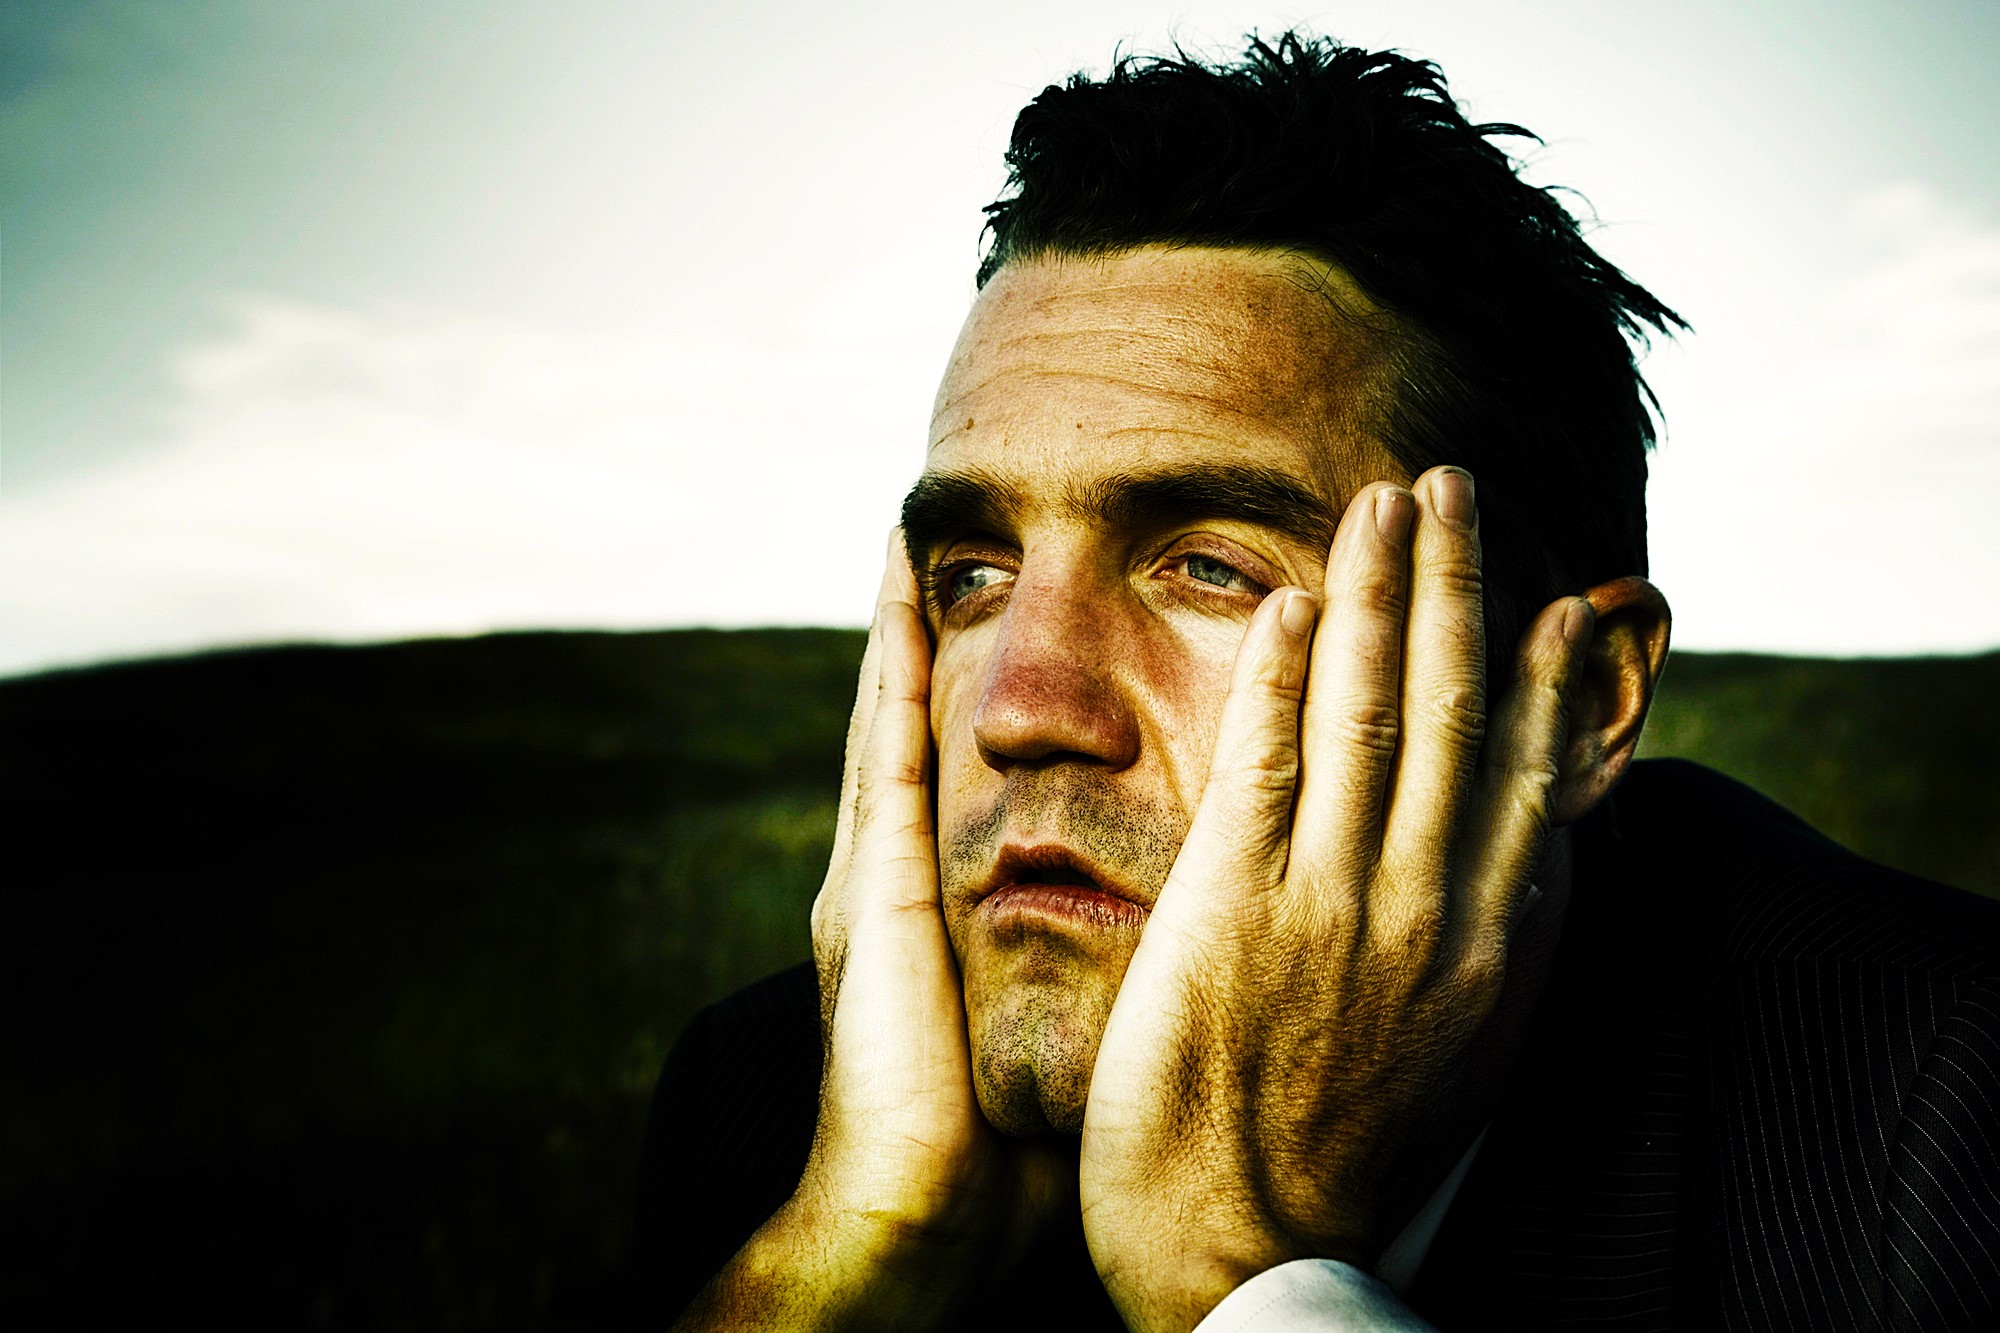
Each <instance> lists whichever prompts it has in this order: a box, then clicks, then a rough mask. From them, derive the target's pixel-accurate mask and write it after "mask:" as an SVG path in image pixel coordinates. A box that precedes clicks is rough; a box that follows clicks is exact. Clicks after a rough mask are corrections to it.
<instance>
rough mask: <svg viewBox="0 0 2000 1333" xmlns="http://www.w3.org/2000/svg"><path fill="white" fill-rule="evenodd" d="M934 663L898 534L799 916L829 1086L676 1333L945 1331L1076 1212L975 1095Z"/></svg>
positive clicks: (824, 1083)
mask: <svg viewBox="0 0 2000 1333" xmlns="http://www.w3.org/2000/svg"><path fill="white" fill-rule="evenodd" d="M930 665H931V664H930V638H929V634H928V633H927V631H926V630H925V627H924V621H923V616H922V612H921V610H920V609H919V602H918V594H917V588H916V580H915V577H914V575H913V574H912V573H911V570H910V566H909V561H908V558H907V556H906V555H905V553H904V548H903V541H902V531H901V529H897V530H895V531H894V532H892V533H891V535H890V541H889V552H888V562H887V568H886V570H885V571H884V573H883V578H882V588H881V592H880V593H879V595H878V596H877V598H876V602H875V620H874V624H873V626H872V627H871V628H870V630H869V634H868V648H867V652H866V654H865V655H864V656H863V658H862V663H861V680H860V684H859V687H858V689H857V690H856V693H855V701H854V712H853V715H852V716H851V718H850V719H849V723H848V729H847V759H846V771H845V775H844V777H843V780H842V783H841V798H840V819H839V823H838V825H837V826H836V829H835V833H834V844H833V856H832V859H831V862H830V863H829V865H828V868H827V875H826V881H825V883H824V884H823V885H822V887H821V889H820V893H819V897H818V899H817V900H816V901H815V902H814V904H813V914H812V927H813V955H814V961H815V963H816V965H817V967H818V970H819V985H820V1018H821V1033H822V1036H823V1038H824V1041H825V1070H824V1073H823V1074H822V1076H821V1080H820V1104H819V1121H818V1127H817V1130H816V1132H815V1137H814V1139H813V1146H812V1154H811V1156H810V1158H809V1159H808V1160H807V1163H806V1169H805V1174H804V1176H803V1178H802V1179H801V1180H800V1182H799V1186H798V1189H797V1190H796V1191H795V1192H794V1193H793V1195H792V1197H791V1198H790V1199H789V1200H788V1201H787V1202H786V1203H785V1205H784V1206H783V1207H781V1208H780V1209H779V1210H778V1212H777V1213H775V1214H773V1215H772V1217H771V1219H770V1220H769V1221H768V1222H766V1223H765V1224H764V1226H763V1227H762V1228H760V1229H759V1230H758V1232H757V1233H756V1235H754V1236H752V1237H751V1238H750V1241H749V1242H748V1243H747V1244H746V1245H745V1246H744V1247H743V1249H742V1250H741V1251H739V1252H738V1253H737V1255H736V1257H735V1258H734V1259H733V1260H732V1261H731V1262H730V1264H729V1266H728V1267H727V1268H725V1269H724V1270H723V1271H722V1272H721V1273H720V1274H718V1275H717V1276H716V1278H715V1280H714V1281H713V1282H711V1283H710V1284H709V1286H708V1287H707V1288H706V1289H704V1290H703V1292H702V1294H701V1295H700V1296H699V1297H698V1298H697V1299H696V1301H695V1304H694V1306H693V1308H691V1309H690V1310H689V1312H688V1314H687V1316H686V1317H685V1318H684V1319H683V1320H682V1321H681V1323H680V1324H679V1325H677V1326H676V1327H677V1328H681V1329H700V1328H723V1327H727V1328H738V1329H740V1328H761V1327H773V1328H775V1327H784V1328H827V1329H832V1328H858V1327H887V1326H893V1327H897V1328H912V1327H923V1326H925V1325H932V1324H942V1323H943V1322H945V1321H946V1320H947V1319H948V1317H949V1314H950V1306H951V1303H952V1301H953V1299H954V1298H955V1297H957V1296H959V1295H961V1294H962V1293H964V1292H966V1291H967V1290H969V1289H971V1288H974V1287H976V1286H977V1285H978V1283H977V1281H976V1279H977V1277H978V1276H979V1274H980V1273H981V1272H982V1271H991V1270H992V1269H993V1268H994V1267H995V1266H996V1260H998V1261H1002V1262H1004V1259H1005V1257H1006V1256H1007V1255H1009V1254H1010V1253H1014V1252H1018V1250H1019V1249H1021V1248H1023V1247H1025V1246H1026V1244H1027V1243H1028V1242H1029V1241H1030V1240H1032V1238H1033V1236H1034V1235H1035V1233H1036V1232H1037V1231H1038V1230H1039V1229H1040V1227H1041V1226H1042V1225H1043V1224H1044V1223H1045V1222H1047V1221H1048V1220H1049V1219H1051V1218H1053V1217H1055V1216H1056V1215H1058V1214H1059V1213H1061V1212H1062V1211H1063V1210H1064V1209H1065V1208H1067V1210H1068V1211H1070V1212H1074V1211H1075V1208H1076V1162H1075V1157H1074V1154H1073V1153H1068V1154H1066V1153H1064V1152H1063V1150H1062V1149H1061V1148H1059V1147H1056V1146H1054V1145H1042V1144H1028V1143H1018V1142H1014V1141H1011V1140H1007V1139H1004V1138H1002V1137H1001V1135H1000V1134H998V1133H997V1132H996V1131H995V1130H994V1129H993V1127H992V1126H991V1125H990V1124H989V1123H987V1121H986V1118H985V1116H984V1115H983V1113H982V1112H981V1111H980V1109H979V1102H978V1099H977V1096H976V1095H975V1093H974V1091H973V1083H972V1061H971V1052H970V1049H969V1047H968V1045H967V1040H966V1023H965V1008H964V998H963V989H962V984H961V982H960V979H959V974H958V968H957V965H956V963H955V961H954V960H953V957H952V953H951V944H950V939H949V937H948V936H947V935H946V933H945V924H944V913H943V909H942V905H941V902H940V899H939V892H938V859H937V834H936V829H935V827H934V820H935V815H934V811H935V808H936V806H935V802H934V800H933V797H932V790H931V788H932V770H933V765H932V745H931V732H930Z"/></svg>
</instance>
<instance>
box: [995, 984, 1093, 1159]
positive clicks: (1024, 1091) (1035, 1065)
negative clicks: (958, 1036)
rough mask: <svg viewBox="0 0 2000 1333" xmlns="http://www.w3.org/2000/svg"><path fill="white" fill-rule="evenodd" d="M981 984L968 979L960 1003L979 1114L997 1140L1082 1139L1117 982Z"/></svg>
mask: <svg viewBox="0 0 2000 1333" xmlns="http://www.w3.org/2000/svg"><path fill="white" fill-rule="evenodd" d="M981 980H982V979H981V978H980V976H979V974H978V972H977V971H969V972H968V975H967V980H966V995H965V1008H966V1014H967V1026H968V1028H969V1032H968V1035H969V1037H970V1039H971V1045H972V1073H973V1083H974V1087H975V1091H976V1092H977V1093H978V1095H979V1109H980V1110H981V1111H983V1112H985V1113H986V1118H987V1119H988V1120H989V1121H991V1122H992V1124H993V1127H994V1128H995V1129H997V1130H999V1131H1000V1132H1001V1133H1002V1134H1009V1135H1013V1136H1016V1137H1020V1138H1033V1137H1039V1136H1045V1135H1049V1134H1071V1135H1073V1134H1081V1133H1082V1132H1083V1108H1084V1103H1085V1101H1086V1100H1087V1099H1088V1097H1089V1094H1090V1071H1091V1068H1092V1067H1093V1066H1094V1065H1095V1064H1096V1063H1097V1045H1098V1042H1099V1040H1100V1039H1101V1038H1102V1037H1103V1036H1104V1022H1105V1019H1106V1018H1108V1017H1109V1016H1110V1013H1111V1001H1112V1000H1113V999H1115V998H1116V996H1117V980H1116V979H1115V978H1110V979H1107V978H1105V977H1103V976H1102V975H1101V974H1095V973H1085V974H1083V975H1075V974H1071V975H1067V976H1063V977H1054V976H1046V975H1045V976H1028V977H1023V976H1019V975H1016V976H1013V977H1011V978H1008V979H1007V980H1006V983H1005V984H1001V985H997V986H987V985H982V984H979V983H980V981H981ZM995 980H999V979H997V978H996V979H995Z"/></svg>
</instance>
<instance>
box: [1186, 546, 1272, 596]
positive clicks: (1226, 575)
mask: <svg viewBox="0 0 2000 1333" xmlns="http://www.w3.org/2000/svg"><path fill="white" fill-rule="evenodd" d="M1187 572H1188V577H1189V578H1191V579H1194V580H1195V581H1196V582H1199V583H1212V584H1214V585H1215V586H1216V587H1218V588H1227V587H1230V586H1232V581H1233V583H1234V584H1240V585H1242V587H1243V590H1244V591H1245V592H1255V591H1256V590H1257V588H1258V586H1259V585H1258V584H1257V583H1255V582H1254V581H1253V580H1251V579H1250V578H1249V577H1247V576H1246V575H1244V574H1242V573H1240V572H1238V571H1237V570H1236V569H1235V568H1234V567H1233V566H1230V565H1225V564H1223V563H1222V562H1221V561H1220V560H1217V559H1216V558H1215V557H1214V556H1212V555H1190V556H1189V557H1188V558H1187Z"/></svg>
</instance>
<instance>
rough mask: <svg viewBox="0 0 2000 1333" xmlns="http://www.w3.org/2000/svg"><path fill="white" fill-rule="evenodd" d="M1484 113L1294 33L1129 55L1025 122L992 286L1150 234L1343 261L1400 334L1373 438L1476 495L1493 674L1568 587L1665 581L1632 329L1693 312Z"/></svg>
mask: <svg viewBox="0 0 2000 1333" xmlns="http://www.w3.org/2000/svg"><path fill="white" fill-rule="evenodd" d="M1497 137H1522V138H1526V139H1531V140H1533V141H1534V142H1536V143H1540V142H1541V140H1540V139H1539V138H1537V137H1536V136H1535V135H1533V134H1531V133H1529V132H1528V131H1527V130H1525V129H1522V128H1521V127H1520V126H1518V125H1511V124H1484V125H1475V124H1472V123H1470V122H1468V121H1467V120H1466V118H1465V116H1464V115H1463V114H1462V113H1461V112H1460V110H1459V108H1458V106H1457V104H1456V103H1455V102H1453V100H1452V98H1451V95H1450V93H1449V92H1448V90H1447V89H1446V86H1445V80H1444V75H1443V72H1442V71H1441V70H1439V68H1438V67H1437V66H1436V65H1435V64H1433V63H1431V62H1429V61H1425V60H1415V59H1411V58H1409V57H1406V56H1403V55H1400V54H1397V53H1396V52H1393V51H1364V50H1360V49H1358V48H1354V47H1349V46H1345V45H1342V44H1341V43H1339V42H1337V41H1333V40H1331V39H1326V38H1315V37H1310V36H1304V35H1301V34H1299V33H1296V32H1288V33H1286V34H1285V35H1283V36H1282V37H1279V38H1278V39H1277V40H1276V41H1275V42H1266V41H1264V40H1262V39H1260V38H1258V37H1256V36H1255V35H1252V36H1251V37H1250V38H1249V46H1248V49H1247V50H1246V51H1245V53H1244V56H1243V59H1242V60H1241V61H1240V62H1238V63H1234V64H1204V63H1202V62H1201V61H1199V60H1197V59H1192V58H1190V57H1189V56H1188V55H1187V54H1186V53H1185V52H1177V54H1176V55H1175V56H1172V57H1164V56H1162V57H1136V56H1124V57H1121V58H1118V59H1116V60H1115V61H1114V63H1113V65H1112V68H1111V72H1110V73H1109V74H1108V75H1107V76H1106V77H1104V78H1103V79H1101V80H1093V79H1091V78H1089V77H1088V76H1086V75H1084V74H1077V75H1074V76H1072V77H1071V78H1070V80H1069V81H1068V82H1067V83H1064V84H1056V85H1051V86H1050V87H1048V88H1047V89H1045V90H1043V92H1042V93H1041V95H1040V96H1038V97H1036V98H1035V100H1034V101H1033V102H1032V103H1030V104H1029V105H1028V106H1027V107H1026V108H1025V109H1024V110H1023V111H1022V112H1021V114H1020V117H1019V118H1018V119H1017V120H1016V121H1015V122H1014V134H1013V140H1012V142H1011V143H1010V144H1009V146H1008V149H1007V168H1008V179H1007V186H1006V189H1005V190H1003V192H1002V195H1001V198H1000V199H999V200H998V201H996V202H995V203H992V204H989V205H988V206H987V208H986V213H987V224H986V239H987V247H986V250H985V253H984V256H983V258H982V261H981V264H980V268H979V284H980V286H982V287H983V286H985V284H986V282H987V281H988V280H989V279H990V278H991V277H992V276H993V275H994V274H995V273H996V272H998V271H999V270H1000V269H1001V267H1003V266H1004V265H1006V264H1008V263H1010V262H1014V261H1016V260H1027V259H1033V258H1037V257H1041V256H1046V255H1050V254H1071V255H1078V256H1091V255H1104V254H1115V253H1119V252H1122V251H1126V250H1130V249H1133V248H1136V247H1138V246H1142V245H1152V244H1166V245H1173V246H1223V247H1238V248H1244V247H1248V248H1258V249H1264V248H1276V249H1282V250H1290V251H1294V252H1299V253H1303V254H1306V255H1310V256H1312V257H1314V258H1317V259H1319V260H1322V261H1325V262H1330V263H1332V264H1334V265H1337V266H1338V267H1339V268H1340V269H1342V270H1344V271H1345V272H1346V273H1347V274H1348V275H1349V276H1350V277H1352V278H1353V279H1354V280H1355V281H1356V282H1357V283H1358V284H1359V285H1360V287H1361V288H1362V289H1363V290H1364V291H1365V292H1366V293H1367V295H1368V296H1369V297H1370V299H1371V300H1372V301H1373V302H1374V303H1376V304H1377V305H1378V306H1379V307H1381V308H1382V309H1383V310H1384V311H1386V312H1387V314H1388V315H1389V316H1390V317H1391V319H1392V320H1393V324H1394V327H1393V328H1391V329H1387V330H1378V332H1380V333H1382V334H1384V335H1385V337H1386V341H1387V344H1388V345H1387V348H1386V351H1387V361H1388V366H1389V384H1390V386H1391V391H1390V392H1389V393H1387V394H1385V395H1383V396H1382V397H1383V401H1382V402H1380V403H1379V404H1377V405H1376V408H1375V419H1374V422H1373V425H1374V427H1375V430H1376V433H1377V434H1378V436H1379V440H1380V443H1381V444H1382V445H1383V446H1384V448H1385V449H1387V451H1388V452H1389V454H1390V455H1391V456H1392V457H1394V458H1395V459H1396V460H1397V462H1398V463H1400V464H1401V465H1402V466H1404V467H1406V468H1408V469H1409V470H1410V473H1411V474H1412V475H1415V474H1417V473H1419V472H1422V471H1423V470H1424V469H1426V468H1428V467H1431V466H1434V465H1436V464H1439V463H1454V464H1458V465H1460V466H1462V467H1464V468H1466V469H1467V470H1468V471H1470V472H1472V473H1473V474H1474V476H1475V477H1476V478H1477V480H1478V482H1479V508H1480V530H1481V541H1482V545H1483V548H1484V551H1485V563H1486V569H1487V583H1488V588H1489V596H1488V603H1487V605H1488V612H1487V617H1488V625H1489V636H1488V644H1489V649H1490V653H1489V661H1490V662H1491V663H1493V664H1494V665H1499V664H1503V663H1505V662H1506V661H1507V660H1508V656H1509V655H1510V654H1511V651H1512V648H1513V645H1514V643H1515V642H1516V641H1517V640H1518V638H1519V637H1520V634H1521V632H1522V630H1523V629H1525V628H1526V623H1527V619H1528V618H1529V617H1530V616H1531V615H1532V614H1533V612H1534V611H1536V610H1538V609H1539V608H1540V607H1541V606H1542V605H1544V604H1545V603H1547V602H1548V601H1550V600H1552V599H1553V598H1555V597H1557V596H1560V595H1562V594H1564V593H1570V592H1580V591H1582V590H1583V589H1585V588H1587V587H1590V586H1591V585H1592V584H1595V583H1599V582H1603V581H1605V580H1607V579H1611V578H1616V577H1619V576H1621V575H1625V574H1644V573H1645V572H1646V454H1647V451H1648V450H1649V449H1650V448H1651V447H1652V445H1653V442H1654V421H1653V418H1654V414H1655V413H1657V412H1658V410H1659V405H1658V402H1657V400H1656V399H1655V398H1654V396H1653V394H1652V390H1651V389H1650V388H1649V387H1648V385H1647V384H1646V381H1645V379H1644V377H1643V376H1642V375H1640V373H1639V368H1638V363H1637V360H1636V358H1635V356H1634V353H1633V347H1632V344H1631V342H1630V341H1628V338H1629V339H1636V340H1638V341H1639V342H1640V343H1641V344H1642V345H1643V344H1644V342H1645V339H1646V336H1647V330H1648V329H1649V328H1650V329H1654V330H1659V331H1661V332H1667V333H1671V332H1672V330H1674V329H1677V328H1679V329H1685V328H1687V324H1686V322H1685V321H1684V320H1682V319H1681V317H1680V316H1679V315H1677V314H1675V313H1674V312H1673V311H1672V310H1670V309H1668V308H1667V307H1666V306H1665V305H1663V304H1661V303H1660V301H1658V300H1657V299H1655V298H1654V297H1653V295H1652V294H1651V293H1650V292H1648V291H1646V290H1645V289H1644V288H1643V287H1640V286H1639V285H1638V284H1637V283H1635V282H1633V281H1632V280H1631V279H1630V278H1628V277H1626V276H1625V275H1624V274H1623V273H1621V272H1620V271H1619V270H1618V269H1617V268H1616V267H1614V266H1613V265H1611V264H1610V263H1607V262H1606V261H1605V260H1604V258H1603V257H1602V256H1600V255H1599V254H1598V253H1597V252H1596V251H1594V250H1592V249H1591V247H1590V246H1589V245H1588V244H1587V243H1586V242H1585V241H1584V238H1583V234H1582V230H1581V228H1580V227H1579V225H1578V223H1577V221H1576V219H1575V218H1574V217H1572V216H1571V215H1570V213H1569V211H1568V210H1567V209H1566V208H1564V207H1563V205H1562V202H1561V201H1560V200H1559V199H1558V198H1557V197H1556V194H1555V192H1553V191H1552V190H1549V189H1543V188H1539V187H1536V186H1533V185H1530V184H1529V183H1527V182H1526V181H1524V180H1522V179H1521V178H1520V176H1519V175H1518V174H1517V173H1516V168H1515V164H1514V163H1513V161H1512V160H1511V159H1510V158H1509V157H1508V155H1507V154H1506V153H1504V152H1502V151H1501V150H1500V149H1499V148H1497V147H1496V146H1495V145H1494V144H1493V143H1492V142H1491V141H1492V140H1493V139H1494V138H1497Z"/></svg>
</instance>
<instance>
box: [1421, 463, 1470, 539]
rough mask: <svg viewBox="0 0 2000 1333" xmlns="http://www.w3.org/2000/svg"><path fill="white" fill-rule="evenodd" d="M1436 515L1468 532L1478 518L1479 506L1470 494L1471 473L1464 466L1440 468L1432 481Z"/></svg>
mask: <svg viewBox="0 0 2000 1333" xmlns="http://www.w3.org/2000/svg"><path fill="white" fill-rule="evenodd" d="M1431 485H1432V490H1431V494H1432V496H1433V497H1434V498H1435V499H1436V500H1437V511H1438V516H1439V517H1440V518H1442V519H1444V521H1445V522H1447V523H1449V524H1451V525H1452V526H1453V527H1454V528H1457V529H1458V530H1459V531H1461V532H1470V531H1471V530H1472V525H1473V523H1474V522H1475V521H1476V520H1477V519H1478V516H1479V506H1478V503H1477V501H1476V500H1475V499H1474V498H1473V494H1472V474H1471V473H1470V472H1467V471H1466V470H1465V469H1464V468H1456V467H1448V468H1440V469H1439V470H1438V474H1437V480H1436V481H1434V482H1432V484H1431Z"/></svg>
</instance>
